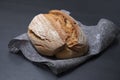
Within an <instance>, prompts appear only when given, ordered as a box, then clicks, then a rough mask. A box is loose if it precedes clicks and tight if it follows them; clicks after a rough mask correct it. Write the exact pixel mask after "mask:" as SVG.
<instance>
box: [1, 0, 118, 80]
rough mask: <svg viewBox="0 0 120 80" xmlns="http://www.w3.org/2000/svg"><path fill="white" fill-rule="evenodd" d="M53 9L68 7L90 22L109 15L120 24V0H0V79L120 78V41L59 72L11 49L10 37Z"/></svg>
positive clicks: (107, 79) (77, 15)
mask: <svg viewBox="0 0 120 80" xmlns="http://www.w3.org/2000/svg"><path fill="white" fill-rule="evenodd" d="M51 9H66V10H69V11H70V12H71V15H72V16H73V17H74V18H75V19H77V20H80V21H81V22H82V23H83V24H86V25H96V24H97V22H98V21H99V19H100V18H107V19H109V20H111V21H113V22H114V23H115V24H117V25H118V26H119V25H120V1H119V0H0V80H120V43H119V41H117V40H116V41H115V42H114V43H113V44H112V46H110V47H109V48H108V49H107V50H105V51H104V52H102V53H103V54H102V55H100V56H99V57H97V58H95V59H92V60H90V61H88V62H87V63H85V64H83V65H81V66H79V67H78V68H76V69H74V70H73V71H71V72H69V73H67V74H65V75H62V76H56V75H54V74H53V73H51V72H50V71H46V70H44V69H42V68H39V67H37V66H36V65H34V64H32V63H31V62H29V61H28V60H26V59H24V58H23V57H21V56H20V55H15V54H11V53H9V50H8V47H7V45H8V43H9V41H10V40H11V39H12V38H13V37H15V36H18V35H20V34H22V33H25V32H26V31H27V27H28V25H29V23H30V21H31V20H32V18H33V17H34V16H35V15H37V14H39V13H44V12H48V11H49V10H51Z"/></svg>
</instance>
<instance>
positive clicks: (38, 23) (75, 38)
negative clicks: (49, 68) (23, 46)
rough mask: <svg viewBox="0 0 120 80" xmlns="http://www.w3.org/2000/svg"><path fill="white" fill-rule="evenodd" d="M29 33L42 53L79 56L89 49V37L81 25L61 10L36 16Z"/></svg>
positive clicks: (34, 44) (71, 56)
mask: <svg viewBox="0 0 120 80" xmlns="http://www.w3.org/2000/svg"><path fill="white" fill-rule="evenodd" d="M27 33H28V36H29V38H30V40H31V42H32V44H33V46H34V47H35V49H36V50H37V51H38V52H39V53H40V54H42V55H46V56H56V57H57V58H61V59H64V58H73V57H79V56H82V55H84V54H85V53H86V52H87V51H88V44H87V39H86V36H85V35H84V33H83V31H82V29H81V28H80V26H79V25H78V24H77V22H76V21H75V20H74V19H73V18H72V17H71V16H70V15H68V14H66V13H64V12H62V11H60V10H51V11H50V12H49V13H47V14H39V15H37V16H35V17H34V18H33V20H32V21H31V23H30V24H29V27H28V32H27Z"/></svg>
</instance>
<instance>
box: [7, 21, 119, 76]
mask: <svg viewBox="0 0 120 80" xmlns="http://www.w3.org/2000/svg"><path fill="white" fill-rule="evenodd" d="M78 23H79V25H80V26H81V28H82V29H83V31H84V33H85V34H86V37H87V40H88V44H89V51H88V53H87V54H86V55H84V56H81V57H77V58H71V59H61V60H59V59H52V58H48V57H45V56H42V55H40V54H39V53H38V52H37V51H36V50H35V49H34V47H33V46H32V44H31V43H30V40H29V38H28V36H27V34H26V33H24V34H22V35H20V36H18V37H15V38H14V39H12V40H11V41H10V42H9V44H8V47H9V50H10V51H11V52H12V53H17V52H18V51H21V52H22V54H23V55H24V56H25V58H27V59H28V60H30V61H31V62H35V63H38V64H40V66H41V65H42V64H43V65H46V66H47V67H48V68H49V69H50V70H51V71H52V72H53V73H55V74H59V73H62V72H65V71H67V70H70V69H71V68H75V67H76V66H78V65H79V64H81V63H83V62H85V61H86V60H88V59H89V58H91V57H94V55H97V54H100V53H101V51H103V50H104V49H105V48H107V47H108V46H109V45H110V44H111V42H112V41H113V40H114V39H115V37H116V36H117V34H118V33H119V28H118V27H117V26H116V25H115V24H114V23H113V22H111V21H109V20H107V19H100V21H99V22H98V24H97V25H95V26H86V25H83V24H82V23H80V22H78ZM89 60H90V59H89Z"/></svg>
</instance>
